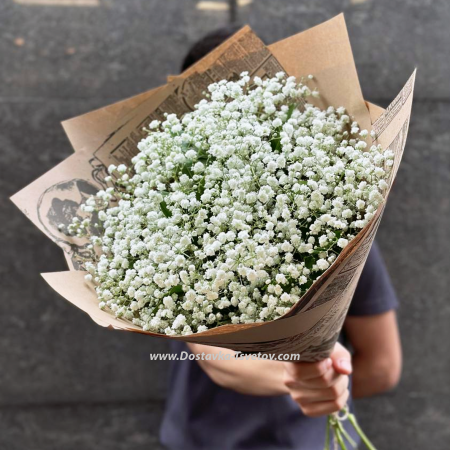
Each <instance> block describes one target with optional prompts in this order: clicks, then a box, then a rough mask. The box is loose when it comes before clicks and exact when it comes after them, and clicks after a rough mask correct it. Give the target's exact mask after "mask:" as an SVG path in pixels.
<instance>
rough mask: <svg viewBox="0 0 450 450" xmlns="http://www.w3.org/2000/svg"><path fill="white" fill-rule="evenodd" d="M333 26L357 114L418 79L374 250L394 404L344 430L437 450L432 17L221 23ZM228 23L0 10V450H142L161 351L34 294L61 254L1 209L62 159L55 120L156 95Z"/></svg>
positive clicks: (446, 191) (156, 13)
mask: <svg viewBox="0 0 450 450" xmlns="http://www.w3.org/2000/svg"><path fill="white" fill-rule="evenodd" d="M74 3H76V2H74ZM341 11H344V12H345V14H346V20H347V24H348V28H349V34H350V38H351V41H352V45H353V49H354V55H355V60H356V63H357V67H358V70H359V74H360V78H361V84H362V87H363V91H364V94H365V97H366V98H367V99H368V100H371V101H373V102H375V103H379V104H381V105H383V106H386V105H387V104H388V102H389V101H390V100H391V99H393V97H394V96H395V94H396V93H397V92H398V90H399V89H400V88H401V86H402V84H403V83H404V82H405V80H406V79H407V77H408V76H409V74H410V73H411V71H412V69H413V68H414V67H415V66H417V67H418V78H417V83H416V93H415V99H416V100H415V104H414V107H413V117H412V121H411V126H410V134H409V138H408V142H407V146H406V150H405V156H404V161H403V163H402V167H401V169H400V173H399V175H398V179H397V181H396V186H395V188H394V190H393V192H392V195H391V198H390V200H389V204H388V207H387V211H386V214H385V217H384V220H383V223H382V225H381V229H380V231H379V234H378V236H379V242H380V245H381V247H382V250H383V253H384V255H385V259H386V263H387V265H388V267H389V270H390V273H391V276H392V279H393V282H394V284H395V287H396V289H397V291H398V294H399V296H400V299H401V305H402V306H401V309H400V312H399V317H400V326H401V332H402V337H403V344H404V357H405V367H404V374H403V379H402V382H401V385H400V386H399V388H398V389H397V390H396V391H395V392H394V393H392V394H387V395H384V396H380V397H378V398H375V399H370V400H365V401H361V402H358V403H359V404H358V406H359V416H360V419H361V422H363V425H364V426H365V428H366V429H367V431H368V433H369V434H370V435H371V436H372V437H373V439H374V441H375V443H376V444H378V446H379V448H380V449H408V448H418V449H422V448H426V447H429V448H433V449H434V450H445V449H447V448H448V446H449V444H448V442H449V439H450V426H449V425H450V387H449V383H448V381H449V373H450V357H449V355H448V350H447V345H448V344H447V343H448V342H449V338H450V334H449V333H450V331H449V323H450V298H449V294H448V272H449V269H450V240H449V237H448V236H449V233H448V232H449V230H450V211H449V209H450V200H449V199H450V148H449V146H450V131H449V130H450V126H449V125H450V124H449V117H450V101H449V100H450V83H448V79H449V75H450V73H449V71H450V62H449V61H450V60H449V50H448V49H449V44H450V27H449V23H450V3H449V2H448V0H403V1H398V0H395V1H392V0H377V1H375V0H366V1H362V0H358V1H357V0H353V1H350V0H332V1H330V0H329V1H317V0H304V1H298V0H276V1H275V0H254V1H253V2H252V3H251V4H250V5H248V6H245V7H241V8H239V10H238V14H239V19H240V20H241V21H242V22H249V23H250V24H251V25H252V27H254V29H255V30H256V31H257V32H258V33H259V34H260V35H261V37H262V38H263V39H265V40H266V42H268V43H270V42H273V41H276V40H278V39H280V38H283V37H287V36H289V35H291V34H294V33H296V32H299V31H301V30H303V29H306V28H309V27H311V26H313V25H316V24H318V23H320V22H322V21H324V20H326V19H328V18H330V17H332V16H334V15H335V14H337V13H339V12H341ZM228 20H229V14H228V12H227V11H205V10H199V9H197V2H196V1H194V0H182V1H181V0H179V1H176V0H166V1H162V0H127V1H124V0H99V6H98V7H75V6H72V7H70V6H37V5H24V4H18V2H17V3H16V2H14V1H13V0H0V81H1V83H0V192H1V198H0V216H1V224H2V232H1V233H0V253H1V258H0V280H1V281H0V283H1V290H0V298H1V302H0V449H2V450H3V449H5V450H24V449H36V450H50V449H56V448H57V449H61V450H69V449H70V450H72V449H77V450H79V449H83V450H84V449H93V448H95V449H103V448H105V449H106V448H107V449H108V450H119V449H128V448H133V449H135V450H140V449H153V448H158V444H157V431H158V426H159V420H160V417H161V411H162V408H163V400H164V396H165V386H166V385H165V381H166V369H167V368H166V366H165V365H164V364H163V363H155V362H152V363H150V362H149V361H148V353H149V352H154V351H163V350H164V349H165V345H166V344H165V343H163V342H161V341H160V340H157V339H148V338H146V337H145V336H138V335H132V334H126V333H121V332H112V331H108V330H104V329H102V328H100V327H98V326H97V325H95V324H94V323H93V322H91V321H90V319H89V318H88V317H87V316H85V315H84V314H83V313H81V312H80V311H78V310H76V309H75V308H73V307H72V306H70V305H69V304H68V303H67V302H65V301H63V300H62V299H61V298H59V297H58V296H57V295H56V294H55V293H54V292H52V291H51V290H50V288H49V287H48V286H47V285H46V284H45V283H44V282H43V280H42V279H41V278H40V276H39V273H40V272H50V271H57V270H64V269H65V263H64V261H63V257H62V254H61V252H60V251H59V249H58V248H57V247H56V246H54V245H52V244H51V243H49V241H48V240H47V239H46V238H45V237H44V236H43V235H42V234H41V233H40V232H39V231H38V230H37V229H36V228H35V227H34V226H32V225H31V223H29V222H28V220H27V219H26V218H25V217H24V216H23V215H22V214H20V213H19V211H18V210H16V209H15V207H14V206H13V205H12V204H11V203H10V201H9V200H8V197H9V196H10V195H12V194H13V193H14V192H16V191H17V190H18V189H20V188H21V187H23V186H25V185H26V184H28V183H29V182H30V181H31V180H33V179H34V178H36V177H38V176H39V175H41V174H43V173H44V172H45V171H47V170H48V169H50V168H52V167H53V166H54V165H55V164H57V163H58V162H60V161H62V160H63V159H64V158H65V157H67V156H68V155H69V154H70V153H71V148H70V145H69V143H68V141H67V140H66V138H65V136H64V133H63V131H62V128H61V127H60V126H59V122H60V121H61V120H64V119H67V118H70V117H72V116H75V115H78V114H81V113H84V112H86V111H89V110H91V109H94V108H96V107H100V106H103V105H105V104H107V103H111V102H113V101H116V100H119V99H122V98H124V97H127V96H131V95H133V94H137V93H139V92H141V91H144V90H147V89H149V88H151V87H153V86H156V85H157V84H159V83H162V82H163V81H164V79H165V76H166V75H167V74H169V73H176V72H177V71H178V68H179V65H180V61H181V59H182V57H183V56H184V54H185V52H186V51H187V49H188V48H189V46H190V45H191V44H192V43H193V42H195V40H196V39H198V38H199V37H200V36H202V35H203V34H205V33H206V32H208V31H210V30H212V29H214V28H216V27H218V26H221V25H224V24H226V23H227V22H228ZM382 430H384V431H382Z"/></svg>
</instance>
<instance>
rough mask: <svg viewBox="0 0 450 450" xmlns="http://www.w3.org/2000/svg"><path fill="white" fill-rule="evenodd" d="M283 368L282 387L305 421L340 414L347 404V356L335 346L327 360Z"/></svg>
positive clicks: (349, 372)
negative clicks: (307, 417) (286, 390)
mask: <svg viewBox="0 0 450 450" xmlns="http://www.w3.org/2000/svg"><path fill="white" fill-rule="evenodd" d="M283 364H284V369H285V370H284V380H283V382H284V385H285V386H286V387H287V388H288V390H289V394H290V395H291V397H292V398H293V399H294V401H295V402H296V403H297V404H298V405H299V407H300V409H301V410H302V412H303V413H304V414H305V415H307V416H309V417H319V416H324V415H328V414H332V413H334V412H337V411H340V410H341V409H342V408H343V407H344V406H345V404H346V403H347V400H348V396H349V391H348V384H349V377H348V375H350V374H351V372H352V362H351V355H350V353H349V351H348V350H347V349H346V348H344V347H343V346H342V345H341V344H339V343H336V345H335V346H334V350H333V352H332V354H331V355H330V357H329V358H327V359H325V360H323V361H320V362H315V363H307V362H299V363H292V362H287V363H283Z"/></svg>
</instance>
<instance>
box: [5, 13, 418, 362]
mask: <svg viewBox="0 0 450 450" xmlns="http://www.w3.org/2000/svg"><path fill="white" fill-rule="evenodd" d="M243 71H248V72H249V73H250V75H252V76H256V75H257V76H260V77H272V76H274V75H275V74H276V73H277V72H279V71H285V72H286V73H287V74H288V75H295V76H296V77H297V78H300V77H302V76H307V75H309V74H313V75H314V80H313V82H312V84H311V87H316V88H317V89H318V90H319V91H320V98H319V99H311V100H310V99H308V101H311V102H314V104H316V105H317V106H319V107H321V108H326V107H327V106H329V105H332V106H335V107H338V106H345V107H346V108H347V110H348V111H349V113H350V114H351V115H352V116H353V117H354V119H355V120H356V121H358V123H359V124H360V126H361V129H364V128H366V129H368V130H371V129H373V130H374V131H375V133H376V139H375V142H376V143H379V144H381V145H382V147H383V148H384V149H387V148H390V149H391V150H392V151H393V152H394V154H395V159H394V166H393V170H392V173H391V175H390V179H389V183H388V189H387V192H386V198H387V196H388V194H389V191H390V189H391V187H392V184H393V181H394V179H395V176H396V174H397V170H398V167H399V164H400V161H401V158H402V154H403V150H404V147H405V142H406V136H407V133H408V125H409V118H410V114H411V106H412V99H413V90H414V80H415V71H414V73H413V74H412V75H411V77H410V79H409V80H408V81H407V83H406V85H405V86H404V88H403V89H402V90H401V91H400V93H399V94H398V96H397V97H396V98H395V100H394V101H393V102H392V103H391V104H390V105H389V107H388V108H387V109H386V110H383V109H382V108H380V107H378V106H376V105H373V104H371V103H367V102H365V101H364V98H363V96H362V92H361V88H360V85H359V80H358V76H357V72H356V67H355V63H354V60H353V55H352V51H351V46H350V42H349V38H348V34H347V29H346V25H345V21H344V17H343V15H342V14H341V15H339V16H337V17H335V18H333V19H331V20H329V21H327V22H325V23H323V24H321V25H318V26H316V27H314V28H312V29H310V30H307V31H305V32H303V33H299V34H297V35H295V36H292V37H290V38H287V39H284V40H282V41H280V42H277V43H275V44H273V45H271V46H269V47H266V46H265V45H264V44H263V43H262V41H261V40H260V39H259V38H258V37H257V36H256V35H255V34H254V33H253V31H252V30H251V29H250V28H249V27H248V26H246V27H244V28H242V29H241V30H240V31H238V32H237V33H236V34H235V35H233V36H232V37H231V38H230V39H228V40H227V41H226V42H224V43H223V44H222V45H220V46H219V47H218V48H216V49H215V50H214V51H212V52H211V53H210V54H209V55H207V56H205V57H204V58H203V59H202V60H200V61H199V62H198V63H196V64H195V65H194V66H192V67H191V68H189V69H188V70H187V71H186V72H184V73H183V74H181V75H180V76H172V77H170V78H169V81H168V83H167V84H166V85H164V86H160V87H158V88H156V89H153V90H150V91H147V92H145V93H143V94H140V95H137V96H135V97H132V98H130V99H128V100H124V101H122V102H119V103H116V104H113V105H110V106H106V107H105V108H102V109H99V110H96V111H92V112H89V113H87V114H84V115H82V116H79V117H76V118H74V119H71V120H68V121H65V122H64V123H63V126H64V129H65V131H66V133H67V135H68V137H69V140H70V141H71V143H72V145H73V147H74V150H75V152H74V154H73V155H71V156H70V157H69V158H67V159H66V160H65V161H63V162H61V163H60V164H59V165H57V166H56V167H55V168H53V169H52V170H50V171H49V172H47V173H46V174H45V175H43V176H42V177H40V178H39V179H37V180H36V181H34V182H33V183H31V184H30V185H29V186H27V187H26V188H24V189H23V190H21V191H20V192H19V193H17V194H16V195H15V196H14V197H13V198H12V200H13V202H14V203H15V204H16V205H17V206H18V207H19V208H20V209H21V210H22V211H23V212H24V213H25V214H26V215H27V216H28V217H29V219H30V220H31V221H32V222H33V223H34V224H35V225H36V226H37V227H38V228H40V229H41V230H42V231H43V232H44V233H45V234H46V235H47V236H48V237H49V238H50V239H51V240H52V241H53V242H55V243H56V244H58V245H59V246H60V247H61V248H62V249H63V251H64V254H65V257H66V259H67V262H68V265H69V271H67V272H57V273H47V274H43V277H44V279H45V280H46V282H47V283H48V284H49V285H50V286H52V288H53V289H54V290H55V291H56V292H58V293H59V294H60V295H61V296H62V297H64V298H65V299H66V300H68V301H69V302H71V303H73V304H74V305H75V306H77V307H78V308H80V309H82V310H83V311H85V312H86V313H87V314H88V315H89V316H90V317H91V318H92V320H94V321H95V322H96V323H98V324H99V325H101V326H105V327H109V328H113V329H120V330H125V331H131V332H136V333H143V334H148V335H151V336H159V337H164V338H167V339H177V340H183V341H186V342H196V343H201V344H206V345H212V346H219V347H225V348H230V349H233V350H236V351H242V352H248V353H258V352H261V353H270V354H282V353H289V354H293V353H300V354H301V359H302V360H304V361H316V360H320V359H323V358H325V357H327V356H328V355H329V354H330V352H331V350H332V348H333V346H334V344H335V342H336V340H337V338H338V336H339V333H340V330H341V328H342V325H343V322H344V319H345V316H346V313H347V310H348V307H349V305H350V302H351V299H352V297H353V294H354V291H355V288H356V285H357V283H358V280H359V277H360V274H361V271H362V269H363V267H364V263H365V261H366V258H367V255H368V253H369V250H370V247H371V245H372V242H373V239H374V237H375V233H376V231H377V229H378V226H379V223H380V220H381V217H382V213H383V210H384V206H385V203H384V204H383V205H381V206H380V208H379V209H378V211H377V212H376V214H375V216H374V217H373V219H372V221H371V222H370V223H369V224H368V225H367V226H366V227H365V228H364V229H363V230H361V231H360V232H359V233H358V235H357V236H356V238H355V239H354V240H352V241H351V242H350V244H349V245H348V246H347V247H346V248H345V249H344V250H343V251H342V253H341V254H340V255H339V257H338V258H337V259H336V261H335V262H334V263H333V264H332V265H331V267H330V268H329V269H328V270H327V271H326V272H325V273H324V274H323V275H322V276H321V277H320V278H319V279H318V280H317V281H316V282H315V283H314V284H313V286H312V287H311V288H310V289H309V290H308V292H307V293H306V294H305V295H304V296H303V297H302V298H301V299H300V300H299V301H298V302H297V304H295V305H294V306H293V307H292V308H291V310H290V311H289V312H288V313H287V314H286V315H284V316H283V317H281V318H279V319H277V320H275V321H272V322H264V323H255V324H239V325H224V326H220V327H217V328H214V329H211V330H208V331H205V332H203V333H197V334H192V335H190V336H182V337H168V336H166V335H160V334H155V333H151V332H146V331H143V330H142V329H141V328H139V327H137V326H135V325H133V324H132V323H131V322H129V321H127V320H123V319H118V318H116V317H115V316H114V315H113V314H112V313H111V312H109V311H102V310H100V309H99V308H98V300H97V296H96V294H95V291H94V289H93V286H92V285H90V284H89V283H87V282H85V280H84V275H85V272H84V271H83V261H84V258H85V256H86V245H87V243H88V242H87V240H86V239H80V238H74V237H68V236H66V235H65V234H64V233H62V232H60V231H59V230H58V224H60V223H66V224H68V223H69V222H70V221H71V219H72V217H74V216H76V215H77V216H78V217H83V213H82V212H81V210H80V205H81V203H83V201H84V200H85V199H86V198H87V197H88V196H90V195H92V194H94V193H95V192H96V190H98V189H99V188H103V187H105V182H104V177H105V176H106V167H107V166H108V165H109V164H118V163H129V162H130V159H131V157H132V156H133V155H134V154H136V153H137V148H136V144H137V143H138V142H139V141H140V140H141V139H142V138H143V137H144V136H145V133H144V132H143V130H142V127H143V126H146V125H148V123H149V122H150V121H151V120H153V119H162V118H163V117H164V113H176V114H178V115H182V114H184V113H186V112H188V111H191V110H192V109H193V108H194V105H195V104H196V103H197V102H198V101H199V100H200V99H201V98H202V97H203V92H204V91H205V89H206V88H207V86H208V85H209V84H210V83H212V82H214V81H219V80H221V79H225V78H226V79H234V78H236V77H238V76H239V74H240V73H241V72H243ZM300 106H301V105H300Z"/></svg>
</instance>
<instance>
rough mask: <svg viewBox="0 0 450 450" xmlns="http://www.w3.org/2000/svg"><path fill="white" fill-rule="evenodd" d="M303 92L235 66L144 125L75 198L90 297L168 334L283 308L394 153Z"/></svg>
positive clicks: (379, 197)
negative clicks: (203, 92) (94, 221)
mask: <svg viewBox="0 0 450 450" xmlns="http://www.w3.org/2000/svg"><path fill="white" fill-rule="evenodd" d="M310 95H316V93H315V92H311V90H310V89H309V88H308V87H307V86H306V85H304V84H302V83H297V82H296V80H295V78H294V77H289V78H287V77H286V76H285V75H284V74H283V73H280V74H277V76H276V77H275V78H272V79H268V80H264V81H263V80H261V79H259V78H255V79H253V80H252V81H250V78H249V76H248V74H247V73H243V74H242V75H241V77H240V79H239V80H238V81H237V82H231V81H226V80H223V81H220V82H218V83H214V84H212V85H210V86H209V94H208V96H207V98H206V99H204V100H202V101H201V102H200V103H199V104H198V105H197V106H196V109H195V110H194V111H193V112H191V113H188V114H186V115H185V116H183V117H182V118H181V119H180V118H178V117H177V116H175V115H173V114H171V115H167V116H166V120H165V121H164V122H163V123H159V122H156V121H154V122H152V123H151V124H150V130H149V132H148V137H146V138H145V139H144V140H142V141H141V142H140V143H139V145H138V148H139V153H138V154H137V156H135V157H134V158H133V160H132V163H133V165H134V167H132V168H128V167H126V166H125V165H120V166H118V167H116V166H111V167H110V168H109V172H110V173H111V176H110V177H108V181H111V183H112V187H111V188H109V189H107V190H103V191H100V192H99V193H98V194H97V196H96V197H93V198H91V199H89V200H88V202H87V204H86V206H85V211H87V212H91V213H93V212H95V213H96V214H98V218H99V220H100V223H101V224H102V226H103V229H102V232H101V233H99V235H98V236H91V240H92V245H93V247H94V248H97V253H99V254H100V256H99V257H97V259H96V260H94V261H92V262H90V263H87V264H86V268H87V270H88V271H89V275H87V279H88V280H93V281H94V282H95V284H96V290H97V294H98V298H99V301H100V307H101V308H109V309H110V310H112V311H113V312H114V313H115V314H116V316H117V317H123V318H125V319H128V320H131V321H133V323H134V324H136V325H138V326H140V327H142V328H143V329H144V330H149V331H152V332H156V333H165V334H167V335H187V334H191V333H194V332H201V331H204V330H207V329H209V328H212V327H216V326H218V325H223V324H228V323H233V324H239V323H252V322H261V321H268V320H273V319H276V318H278V317H280V316H282V315H283V314H285V313H286V312H288V311H289V309H290V308H291V307H292V305H293V304H295V303H296V302H297V301H298V300H299V299H300V297H301V296H302V295H303V294H304V293H305V292H306V291H307V290H308V288H309V287H310V286H311V285H312V284H313V283H314V281H315V280H316V279H317V278H318V277H319V276H320V275H321V274H322V273H323V272H324V271H325V270H327V269H328V267H329V266H330V264H332V263H333V261H334V260H335V259H336V256H337V255H338V254H339V252H340V251H341V250H342V249H343V248H345V246H346V245H347V244H348V242H349V241H350V240H351V239H352V238H353V237H354V236H355V235H356V234H357V232H358V231H359V230H360V229H361V228H363V227H364V226H365V225H366V224H367V223H368V221H370V219H371V218H372V217H373V215H374V213H375V211H376V209H377V208H378V206H379V205H380V204H381V203H382V202H383V193H384V191H385V189H386V187H387V184H386V179H387V177H388V175H389V171H390V168H391V166H392V164H393V154H392V152H390V151H382V149H381V148H380V147H378V146H372V147H370V148H367V144H366V142H365V140H364V139H365V138H366V137H367V134H368V132H367V131H365V130H362V131H361V130H360V129H359V128H358V124H357V123H356V122H353V123H352V120H351V119H350V117H349V115H348V114H346V111H345V109H344V108H337V109H335V108H333V107H329V108H328V109H327V110H326V111H322V110H320V109H318V108H317V107H314V106H312V105H310V104H306V106H304V107H303V106H302V107H301V108H299V105H300V104H301V105H303V103H304V101H303V98H305V97H308V96H310ZM114 198H115V199H116V200H118V202H116V203H115V204H112V203H111V199H114ZM86 228H87V224H84V223H80V221H78V222H77V223H74V224H72V226H71V228H70V231H71V232H72V233H78V234H79V235H82V234H83V233H84V232H85V231H86Z"/></svg>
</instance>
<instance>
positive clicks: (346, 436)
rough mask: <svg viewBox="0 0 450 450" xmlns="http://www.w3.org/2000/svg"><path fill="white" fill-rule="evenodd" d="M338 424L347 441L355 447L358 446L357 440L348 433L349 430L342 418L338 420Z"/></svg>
mask: <svg viewBox="0 0 450 450" xmlns="http://www.w3.org/2000/svg"><path fill="white" fill-rule="evenodd" d="M337 426H338V427H339V431H340V432H341V433H342V436H344V437H345V439H347V441H348V442H349V444H350V445H351V446H352V447H353V448H356V442H355V441H354V440H353V439H352V437H351V436H350V435H349V434H348V433H347V430H346V429H345V428H344V425H342V422H341V421H340V420H338V421H337Z"/></svg>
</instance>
